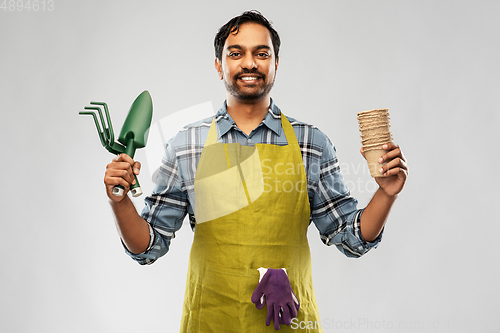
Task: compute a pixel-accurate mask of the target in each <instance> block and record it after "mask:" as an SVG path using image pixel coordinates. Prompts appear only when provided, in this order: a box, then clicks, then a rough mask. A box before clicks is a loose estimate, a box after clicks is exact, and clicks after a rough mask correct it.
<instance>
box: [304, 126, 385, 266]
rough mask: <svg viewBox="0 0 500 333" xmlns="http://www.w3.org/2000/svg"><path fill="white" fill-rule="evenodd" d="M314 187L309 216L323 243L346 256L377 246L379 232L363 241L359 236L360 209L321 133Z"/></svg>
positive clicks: (335, 155) (355, 255) (334, 153)
mask: <svg viewBox="0 0 500 333" xmlns="http://www.w3.org/2000/svg"><path fill="white" fill-rule="evenodd" d="M319 170H320V173H319V179H318V183H317V187H316V189H315V191H314V192H313V193H314V194H313V197H312V200H311V218H312V220H313V222H314V224H315V225H316V227H317V228H318V230H319V233H320V237H321V240H322V241H323V243H325V244H326V245H332V244H334V245H335V246H336V247H337V249H339V251H340V252H342V253H343V254H345V255H346V256H347V257H352V258H357V257H361V256H362V255H364V254H365V253H367V252H368V251H369V250H370V249H372V248H375V247H377V246H378V244H379V243H380V241H381V239H382V233H383V231H382V232H381V233H380V234H379V236H378V237H377V238H376V239H375V240H374V241H373V242H367V241H366V240H365V239H364V238H363V236H362V235H361V229H360V221H361V215H362V214H363V210H364V209H358V207H357V206H358V201H357V200H356V199H355V198H353V197H351V195H350V192H349V188H348V187H347V186H346V185H345V182H344V179H343V177H342V174H341V173H340V167H339V162H338V160H337V154H336V150H335V147H334V146H333V144H332V143H331V142H330V140H329V139H328V138H327V137H326V136H325V144H324V147H323V151H322V156H321V161H320V168H319Z"/></svg>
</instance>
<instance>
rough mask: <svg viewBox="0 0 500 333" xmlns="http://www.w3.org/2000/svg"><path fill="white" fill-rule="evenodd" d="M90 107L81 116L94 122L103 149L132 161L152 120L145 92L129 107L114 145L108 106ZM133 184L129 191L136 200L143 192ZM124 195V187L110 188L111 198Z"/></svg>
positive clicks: (99, 103) (95, 103) (147, 96)
mask: <svg viewBox="0 0 500 333" xmlns="http://www.w3.org/2000/svg"><path fill="white" fill-rule="evenodd" d="M90 104H91V105H92V106H86V107H85V110H89V111H81V112H80V114H83V115H91V116H92V117H93V118H94V122H95V126H96V128H97V133H98V134H99V139H100V140H101V143H102V145H103V146H104V148H106V149H107V150H108V151H109V152H110V153H112V154H115V155H119V154H122V153H125V154H127V155H128V156H130V157H131V158H134V155H135V150H136V149H138V148H144V147H145V146H146V142H147V140H148V132H149V127H150V126H151V120H152V118H153V101H152V100H151V95H150V94H149V92H148V91H147V90H145V91H143V92H142V93H141V94H140V95H139V96H138V97H137V98H136V99H135V101H134V103H132V106H131V107H130V110H129V112H128V115H127V118H126V119H125V123H124V124H123V126H122V130H121V132H120V136H119V137H118V142H115V135H114V132H113V126H112V124H111V117H110V116H109V111H108V105H107V104H106V103H104V102H90ZM102 110H104V114H105V116H106V118H104V115H103V111H102ZM98 115H99V116H98ZM100 124H101V125H100ZM135 182H136V183H135V184H134V185H132V186H131V187H130V191H131V192H132V195H133V196H134V197H138V196H140V195H141V194H142V190H141V186H140V185H139V180H138V179H137V177H136V178H135ZM123 193H124V188H123V186H121V185H117V186H115V187H114V188H113V194H114V195H116V196H118V197H121V196H123Z"/></svg>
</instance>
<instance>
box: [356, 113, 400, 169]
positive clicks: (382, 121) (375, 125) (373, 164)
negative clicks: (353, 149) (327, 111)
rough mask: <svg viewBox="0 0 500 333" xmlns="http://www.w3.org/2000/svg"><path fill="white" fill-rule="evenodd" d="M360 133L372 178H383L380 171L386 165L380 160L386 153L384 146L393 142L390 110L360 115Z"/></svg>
mask: <svg viewBox="0 0 500 333" xmlns="http://www.w3.org/2000/svg"><path fill="white" fill-rule="evenodd" d="M358 123H359V131H360V132H361V144H362V145H363V152H364V154H365V157H366V161H367V162H368V167H369V168H370V174H371V176H372V177H383V175H382V174H380V172H379V170H380V168H381V167H382V165H384V164H385V163H382V164H380V163H379V162H378V159H379V158H380V157H381V156H382V155H384V154H385V153H386V150H384V149H382V146H383V145H384V144H386V143H389V142H392V134H391V131H390V127H391V125H390V123H389V109H376V110H369V111H363V112H359V113H358Z"/></svg>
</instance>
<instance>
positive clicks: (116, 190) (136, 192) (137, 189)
mask: <svg viewBox="0 0 500 333" xmlns="http://www.w3.org/2000/svg"><path fill="white" fill-rule="evenodd" d="M134 177H135V184H134V185H132V186H130V192H132V196H133V197H134V198H135V197H138V196H140V195H141V194H142V189H141V185H140V184H139V179H137V176H134ZM124 192H125V189H124V188H123V186H121V185H116V186H115V187H113V194H114V195H115V196H117V197H122V196H123V193H124Z"/></svg>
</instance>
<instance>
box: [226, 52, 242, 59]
mask: <svg viewBox="0 0 500 333" xmlns="http://www.w3.org/2000/svg"><path fill="white" fill-rule="evenodd" d="M228 56H229V57H230V58H236V57H240V56H241V53H240V52H229V55H228Z"/></svg>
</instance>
